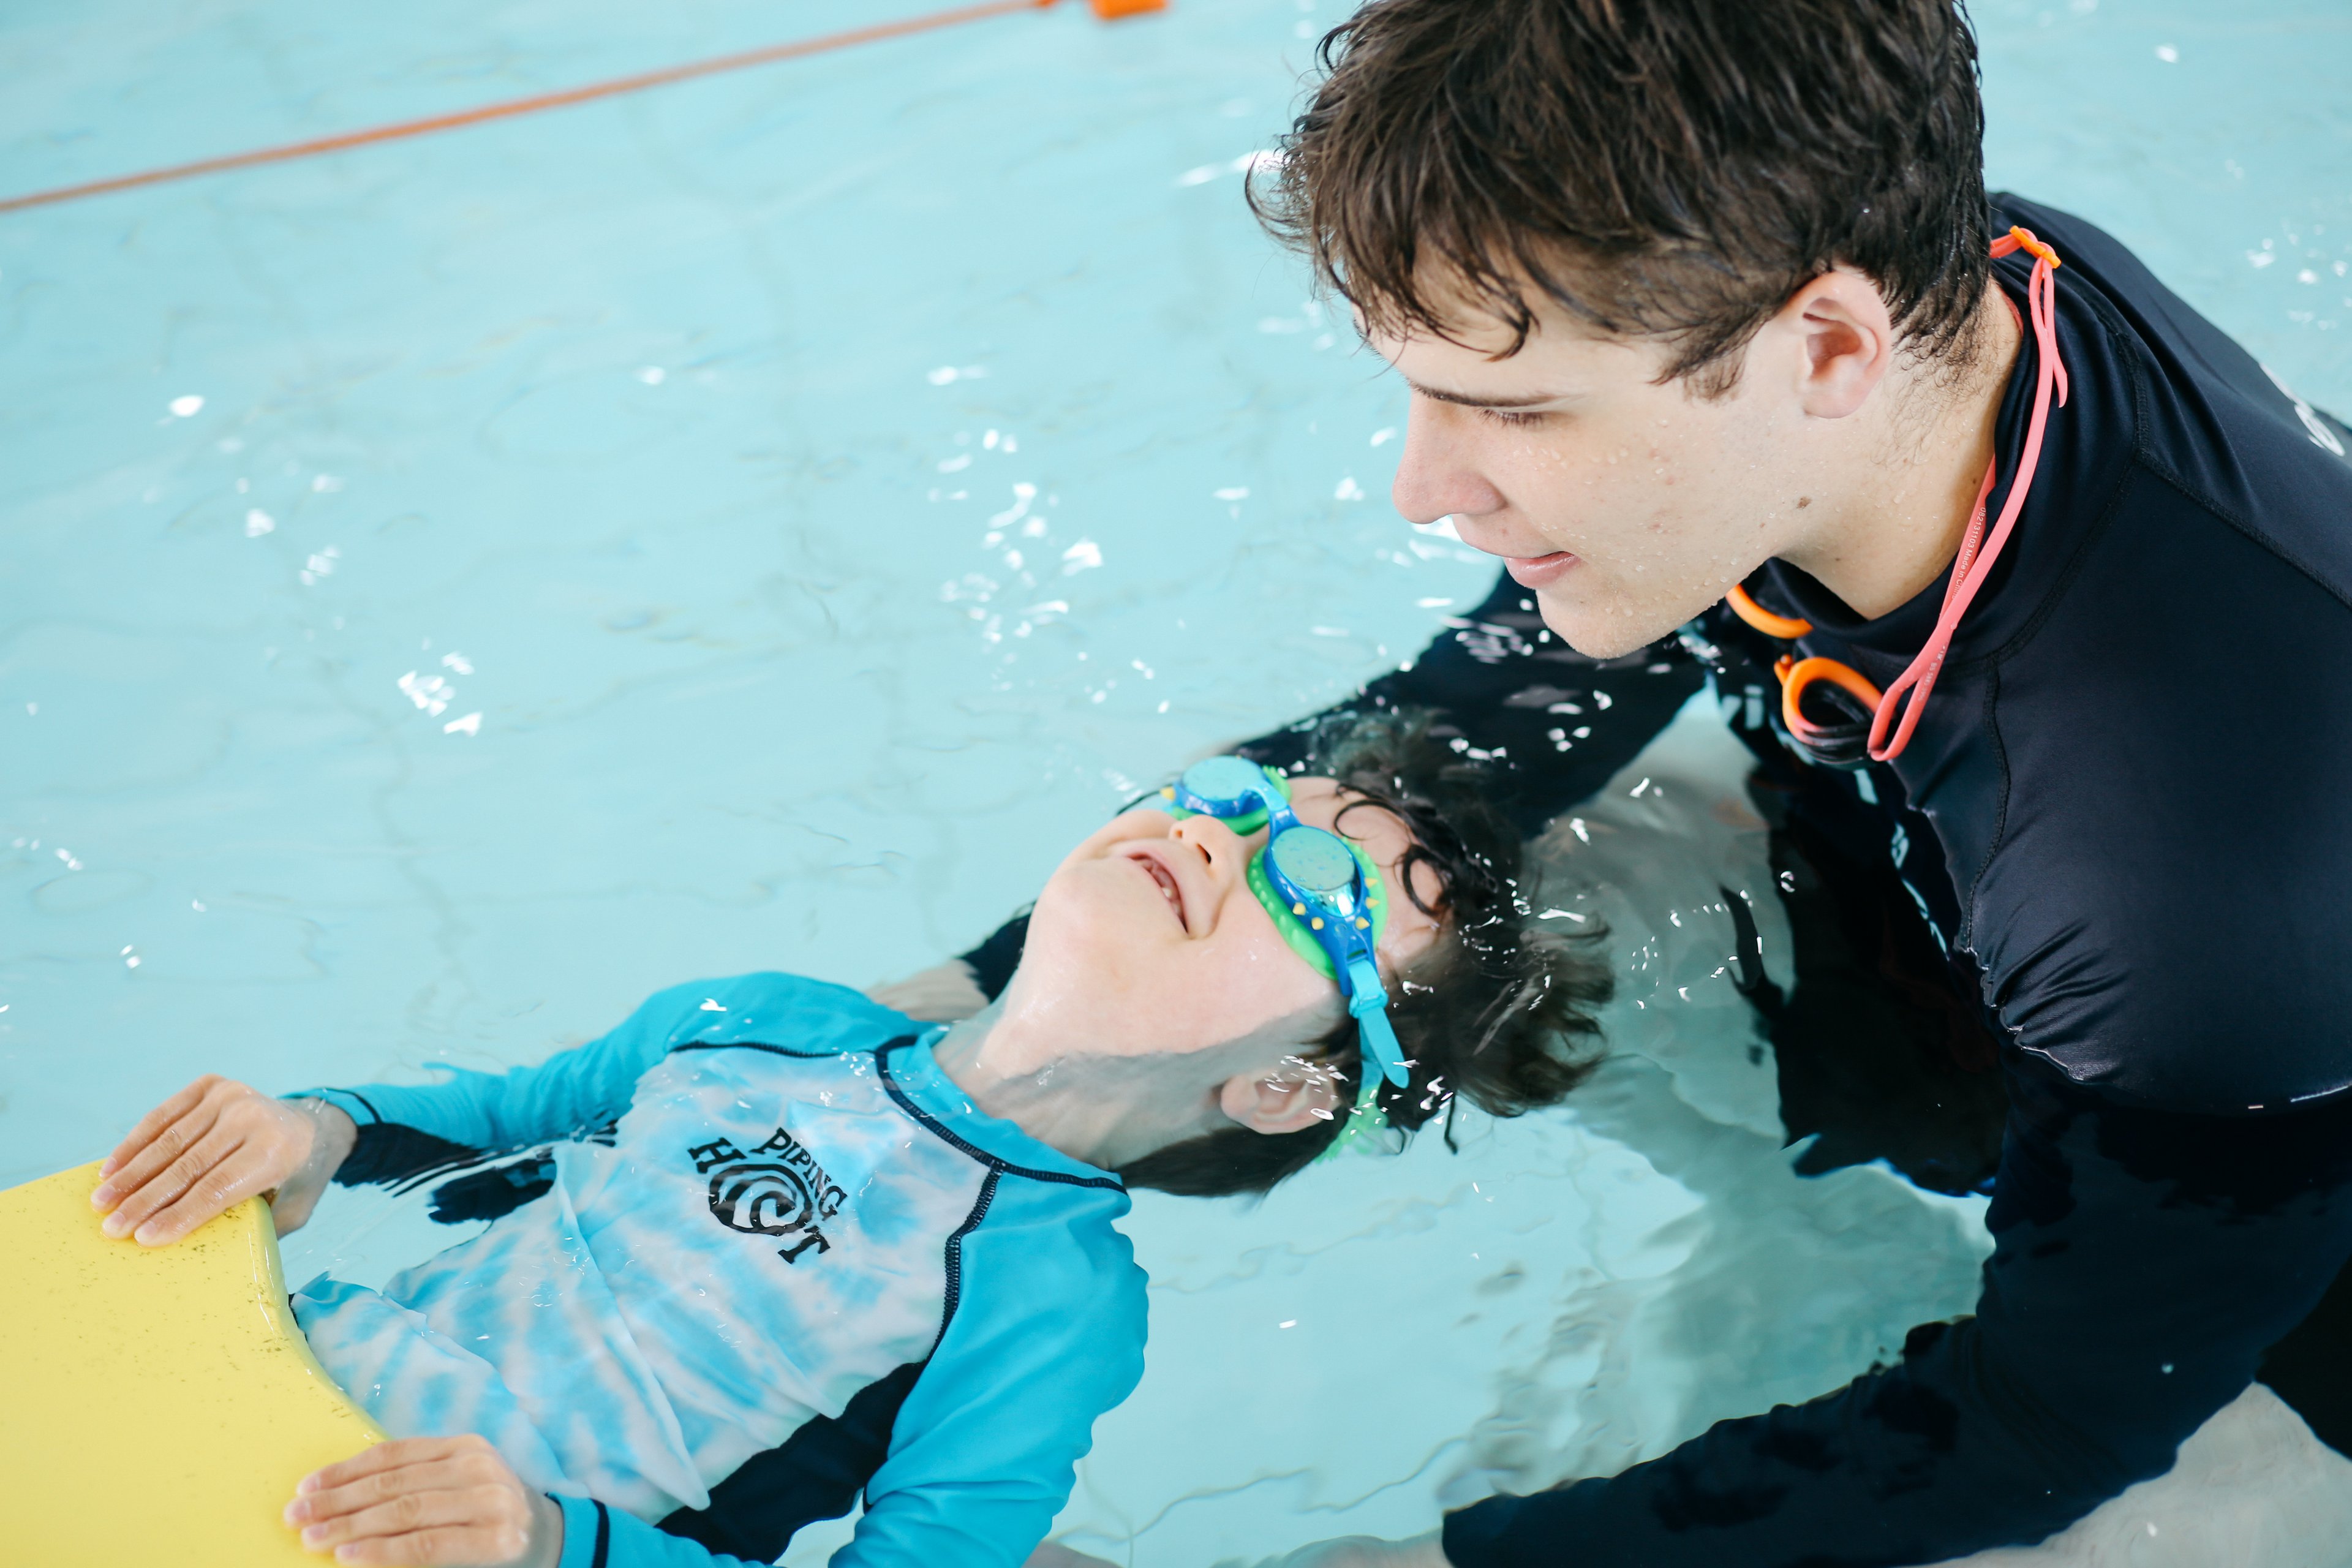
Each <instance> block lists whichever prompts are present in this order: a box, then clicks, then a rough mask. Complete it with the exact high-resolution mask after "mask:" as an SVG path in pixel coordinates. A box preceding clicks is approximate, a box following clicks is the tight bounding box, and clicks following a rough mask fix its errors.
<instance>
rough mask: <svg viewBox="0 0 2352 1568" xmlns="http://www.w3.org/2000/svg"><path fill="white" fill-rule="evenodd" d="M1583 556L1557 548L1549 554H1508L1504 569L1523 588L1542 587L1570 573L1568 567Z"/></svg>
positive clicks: (1504, 558)
mask: <svg viewBox="0 0 2352 1568" xmlns="http://www.w3.org/2000/svg"><path fill="white" fill-rule="evenodd" d="M1582 559H1583V557H1581V556H1580V555H1578V554H1577V553H1576V552H1574V551H1571V550H1555V551H1553V552H1551V553H1550V554H1549V555H1506V556H1504V557H1503V569H1504V570H1505V571H1507V572H1508V573H1509V574H1511V581H1512V582H1514V583H1517V584H1518V585H1519V586H1520V587H1522V588H1540V587H1542V586H1543V585H1544V584H1547V583H1557V582H1558V581H1559V579H1560V578H1562V577H1564V576H1566V575H1567V574H1568V569H1569V568H1570V567H1571V566H1574V565H1576V564H1577V563H1579V562H1580V561H1581V560H1582Z"/></svg>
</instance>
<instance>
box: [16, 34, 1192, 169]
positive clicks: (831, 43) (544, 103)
mask: <svg viewBox="0 0 2352 1568" xmlns="http://www.w3.org/2000/svg"><path fill="white" fill-rule="evenodd" d="M1054 4H1055V0H985V3H984V4H982V5H960V6H957V7H955V8H953V9H951V10H947V11H934V12H931V13H930V14H929V15H928V16H909V17H907V18H905V19H903V20H901V21H897V22H879V23H876V24H875V25H874V26H866V27H852V28H849V29H847V30H846V31H845V32H839V33H826V34H824V35H823V36H821V37H814V38H802V39H799V40H797V41H795V42H793V43H789V44H771V45H769V46H767V47H764V48H757V49H745V50H743V51H741V52H740V53H738V54H731V55H719V56H715V57H713V58H709V59H705V60H690V61H688V62H687V63H686V64H684V65H676V66H666V67H664V68H661V69H659V70H649V71H639V72H638V73H636V74H635V75H634V76H621V77H614V78H612V79H609V80H606V81H597V82H590V83H588V84H587V85H586V86H584V87H568V88H562V89H558V90H556V91H554V92H537V93H532V94H530V96H529V97H526V98H511V99H508V100H505V101H504V102H501V103H489V104H484V105H482V106H481V107H480V108H478V109H461V110H457V111H456V112H454V113H450V114H428V115H426V116H425V117H424V118H422V119H418V120H402V121H395V122H394V123H392V124H390V125H376V126H371V127H369V128H368V129H366V130H363V131H346V132H341V133H340V134H337V135H333V136H318V137H313V138H311V139H310V141H307V142H286V143H284V144H283V145H280V146H277V147H262V148H257V149H256V150H255V151H253V152H250V153H229V154H227V155H226V156H224V157H219V158H199V159H197V160H196V161H195V162H194V163H173V164H170V165H168V166H166V167H164V168H160V169H147V170H142V172H140V173H138V174H118V175H116V176H114V177H113V178H111V179H105V180H91V181H89V182H87V183H85V184H79V185H60V186H58V188H57V189H55V190H48V191H35V192H34V193H33V194H31V195H23V196H9V197H6V198H5V199H0V213H12V212H23V211H25V210H26V208H29V207H43V206H50V205H55V204H57V203H58V202H70V201H79V200H81V199H82V198H84V197H86V196H102V195H111V194H113V193H114V192H116V191H134V190H139V189H142V188H143V187H145V186H148V185H162V184H171V183H172V182H173V181H177V180H193V179H196V178H198V177H199V176H201V175H205V174H222V173H225V172H226V171H228V170H231V169H251V168H256V167H258V166H260V165H262V164H265V163H288V162H290V161H292V160H294V159H297V158H315V157H318V156H320V154H322V153H341V152H344V151H346V150H348V149H350V148H353V147H369V146H373V145H375V144H376V143H378V142H401V141H405V140H407V139H408V138H410V137H412V136H431V135H434V134H436V132H443V131H457V130H461V129H463V128H464V127H466V126H468V125H482V124H487V123H488V122H489V121H494V120H511V119H513V118H515V117H516V116H517V115H521V114H537V113H539V112H541V110H550V109H569V108H571V107H572V105H573V104H575V103H593V102H594V101H596V100H599V99H604V98H618V97H620V96H621V95H622V94H624V93H630V92H643V91H645V90H646V89H648V88H656V87H667V86H669V85H670V84H671V83H673V82H681V81H693V80H696V79H698V78H701V77H707V76H718V75H720V74H721V73H723V72H727V71H739V70H749V69H751V68H752V67H754V66H764V65H773V64H775V63H776V62H777V61H779V60H796V59H803V58H807V57H808V56H810V55H821V54H826V53H830V52H831V51H833V50H835V49H845V48H850V47H854V46H856V45H858V44H873V43H879V42H882V41H883V40H885V39H887V38H904V37H912V36H914V35H916V34H918V33H932V32H937V31H939V30H940V28H943V27H953V26H961V24H963V23H966V22H982V21H986V20H988V19H989V18H991V17H994V16H1011V15H1013V13H1014V12H1016V11H1042V10H1045V8H1047V7H1048V6H1050V5H1054ZM1159 8H1160V7H1159V6H1158V5H1150V4H1148V3H1147V4H1145V5H1132V4H1131V0H1130V7H1118V6H1117V5H1116V0H1114V4H1113V5H1110V6H1107V5H1104V4H1103V3H1102V0H1097V4H1096V5H1095V9H1096V11H1097V14H1100V15H1103V16H1107V17H1108V16H1118V15H1131V14H1133V12H1134V11H1135V10H1157V9H1159Z"/></svg>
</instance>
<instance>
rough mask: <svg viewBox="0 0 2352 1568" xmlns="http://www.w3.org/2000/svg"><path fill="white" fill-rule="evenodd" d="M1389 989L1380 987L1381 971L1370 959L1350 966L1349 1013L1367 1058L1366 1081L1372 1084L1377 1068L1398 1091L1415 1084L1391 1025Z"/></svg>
mask: <svg viewBox="0 0 2352 1568" xmlns="http://www.w3.org/2000/svg"><path fill="white" fill-rule="evenodd" d="M1388 1007H1389V994H1388V988H1387V987H1386V986H1383V985H1382V984H1381V972H1380V971H1379V970H1378V969H1377V968H1375V967H1374V966H1373V964H1372V961H1371V960H1370V958H1369V957H1359V958H1355V959H1352V960H1351V961H1349V964H1348V1011H1349V1014H1351V1015H1352V1016H1354V1017H1355V1020H1356V1029H1357V1033H1358V1036H1359V1038H1360V1047H1359V1048H1360V1051H1361V1053H1362V1055H1363V1058H1364V1081H1365V1082H1366V1083H1370V1081H1371V1079H1372V1068H1374V1067H1375V1066H1377V1067H1378V1068H1380V1072H1381V1077H1382V1078H1384V1079H1388V1080H1389V1081H1390V1082H1391V1083H1392V1084H1394V1085H1396V1086H1397V1087H1398V1088H1399V1089H1402V1088H1404V1087H1405V1086H1406V1085H1407V1084H1409V1083H1411V1082H1412V1074H1411V1073H1409V1072H1407V1071H1406V1070H1405V1066H1404V1047H1402V1046H1401V1045H1399V1044H1398V1043H1397V1037H1396V1026H1394V1025H1392V1024H1391V1023H1390V1022H1389V1013H1388Z"/></svg>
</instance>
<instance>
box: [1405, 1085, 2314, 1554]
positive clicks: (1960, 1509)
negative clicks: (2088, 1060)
mask: <svg viewBox="0 0 2352 1568" xmlns="http://www.w3.org/2000/svg"><path fill="white" fill-rule="evenodd" d="M2011 1076H2012V1084H2011V1093H2012V1096H2013V1098H2014V1101H2015V1109H2014V1110H2013V1112H2012V1115H2011V1124H2010V1131H2009V1137H2008V1141H2007V1144H2006V1147H2005V1149H2004V1152H2003V1158H2002V1162H2001V1167H2000V1178H1999V1183H1998V1185H1997V1188H1996V1195H1995V1197H1994V1199H1993V1204H1992V1207H1991V1210H1990V1215H1989V1216H1988V1219H1989V1223H1990V1226H1991V1227H1992V1230H1993V1234H1994V1237H1995V1249H1994V1252H1993V1256H1992V1258H1990V1260H1989V1261H1988V1262H1987V1264H1986V1266H1985V1274H1984V1292H1983V1297H1982V1299H1981V1300H1980V1302H1979V1307H1978V1310H1977V1313H1976V1316H1975V1317H1973V1318H1969V1319H1964V1320H1961V1321H1958V1322H1955V1323H1948V1324H1945V1323H1937V1324H1929V1325H1927V1327H1925V1328H1921V1329H1917V1330H1915V1331H1913V1332H1912V1334H1911V1337H1910V1341H1909V1342H1908V1343H1906V1346H1905V1347H1904V1354H1903V1360H1902V1361H1901V1363H1899V1364H1897V1365H1895V1366H1893V1367H1890V1368H1885V1369H1884V1370H1881V1371H1877V1372H1874V1373H1870V1374H1868V1375H1866V1376H1864V1377H1862V1378H1858V1379H1856V1380H1855V1381H1854V1382H1853V1383H1852V1384H1848V1385H1847V1386H1846V1387H1845V1388H1843V1389H1841V1390H1839V1391H1838V1392H1836V1393H1834V1394H1825V1395H1823V1396H1822V1398H1820V1399H1816V1400H1814V1401H1812V1402H1811V1403H1810V1404H1807V1405H1795V1406H1790V1405H1783V1406H1780V1408H1778V1409H1775V1410H1773V1411H1772V1412H1770V1413H1769V1415H1759V1416H1752V1417H1748V1418H1744V1419H1739V1420H1733V1421H1725V1422H1721V1423H1719V1424H1717V1426H1714V1427H1713V1428H1712V1429H1710V1430H1709V1431H1708V1432H1706V1434H1705V1435H1704V1436H1699V1437H1697V1438H1695V1439H1694V1440H1692V1441H1691V1442H1688V1443H1685V1444H1684V1445H1683V1446H1682V1447H1679V1448H1677V1449H1675V1451H1674V1452H1673V1453H1671V1454H1668V1455H1666V1456H1665V1457H1664V1458H1659V1459H1656V1460H1653V1461H1651V1462H1650V1463H1647V1464H1643V1465H1637V1466H1635V1467H1633V1468H1632V1469H1630V1470H1627V1471H1625V1472H1624V1473H1623V1474H1622V1475H1620V1476H1617V1477H1614V1478H1612V1479H1593V1480H1583V1481H1576V1482H1572V1483H1570V1484H1568V1485H1566V1486H1562V1487H1559V1488H1557V1489H1553V1490H1550V1491H1546V1492H1539V1493H1537V1494H1534V1495H1532V1496H1529V1497H1520V1498H1496V1499H1493V1500H1489V1501H1487V1502H1485V1503H1481V1504H1478V1505H1476V1506H1475V1507H1472V1508H1469V1509H1465V1510H1462V1511H1460V1512H1458V1513H1455V1514H1453V1515H1451V1516H1450V1517H1449V1518H1448V1520H1447V1521H1446V1529H1445V1537H1444V1542H1445V1552H1446V1555H1447V1557H1448V1558H1449V1559H1450V1560H1451V1561H1452V1562H1453V1563H1454V1564H1455V1568H1488V1565H1490V1564H1493V1565H1502V1564H1513V1565H1516V1564H1522V1563H1526V1564H1534V1563H1559V1562H1562V1561H1573V1562H1576V1563H1580V1564H1590V1565H1591V1568H1617V1565H1620V1564H1622V1565H1624V1568H1634V1565H1637V1564H1638V1565H1639V1568H1681V1565H1684V1564H1688V1565H1691V1568H1698V1565H1700V1564H1713V1563H1748V1564H1753V1565H1754V1568H1794V1565H1795V1564H1799V1563H1824V1562H1830V1561H1835V1562H1837V1563H1842V1564H1846V1565H1848V1568H1895V1565H1897V1564H1904V1563H1938V1562H1942V1561H1944V1560H1945V1559H1947V1558H1950V1557H1958V1556H1961V1555H1964V1554H1966V1553H1968V1552H1976V1551H1980V1550H1983V1549H1985V1548H1989V1547H1995V1546H2003V1545H2016V1544H2024V1543H2030V1542H2037V1541H2040V1540H2042V1539H2043V1538H2044V1537H2046V1536H2048V1535H2050V1534H2052V1533H2053V1532H2054V1531H2059V1530H2062V1529H2063V1528H2065V1527H2066V1526H2067V1525H2069V1524H2071V1523H2073V1522H2074V1521H2076V1520H2078V1519H2080V1518H2082V1517H2083V1516H2084V1515H2085V1514H2087V1513H2089V1512H2090V1511H2091V1510H2093V1509H2095V1508H2096V1507H2097V1506H2098V1505H2099V1504H2100V1503H2102V1502H2104V1501H2105V1500H2108V1499H2109V1498H2112V1497H2114V1496H2116V1494H2118V1493H2120V1492H2121V1491H2123V1490H2124V1489H2126V1487H2128V1486H2130V1485H2132V1484H2134V1483H2135V1482H2137V1481H2140V1480H2143V1479H2147V1478H2149V1477H2151V1476H2155V1475H2158V1474H2161V1473H2162V1472H2163V1471H2165V1470H2166V1469H2168V1468H2170V1466H2171V1465H2172V1462H2173V1459H2174V1457H2175V1454H2176V1453H2177V1451H2178V1449H2179V1445H2180V1443H2181V1442H2182V1440H2183V1439H2185V1438H2186V1437H2188V1436H2189V1434H2190V1433H2191V1432H2193V1431H2195V1430H2196V1428H2197V1427H2198V1426H2200V1425H2201V1424H2203V1422H2204V1421H2205V1420H2206V1419H2207V1418H2208V1417H2210V1416H2211V1415H2213V1414H2214V1412H2216V1411H2217V1410H2219V1409H2220V1408H2221V1406H2222V1405H2225V1404H2227V1403H2229V1402H2230V1401H2231V1399H2233V1398H2235V1397H2236V1396H2237V1395H2238V1394H2241V1393H2242V1392H2243V1391H2244V1390H2245V1388H2246V1385H2247V1384H2248V1383H2249V1382H2251V1381H2252V1378H2253V1376H2254V1373H2255V1371H2256V1368H2257V1366H2258V1365H2259V1363H2260V1362H2261V1359H2262V1356H2263V1352H2264V1351H2265V1350H2266V1349H2267V1348H2268V1347H2269V1346H2270V1345H2272V1344H2273V1343H2274V1342H2277V1341H2278V1340H2280V1339H2281V1338H2283V1337H2284V1336H2285V1335H2286V1333H2287V1332H2288V1331H2290V1330H2291V1329H2293V1328H2294V1325H2295V1324H2296V1323H2297V1322H2298V1321H2301V1320H2302V1319H2303V1318H2304V1317H2305V1314H2306V1313H2308V1312H2309V1311H2310V1310H2311V1309H2312V1307H2313V1305H2314V1304H2315V1302H2316V1301H2317V1300H2319V1298H2320V1297H2321V1296H2322V1295H2323V1294H2324V1293H2325V1292H2326V1289H2327V1286H2328V1284H2329V1282H2330V1280H2331V1279H2334V1277H2335V1275H2336V1271H2337V1269H2338V1268H2339V1267H2340V1266H2341V1265H2342V1264H2343V1262H2344V1260H2345V1258H2346V1257H2347V1253H2352V1104H2336V1105H2333V1106H2331V1107H2329V1108H2327V1109H2323V1110H2304V1111H2299V1112H2294V1113H2292V1114H2288V1115H2284V1116H2275V1117H2267V1118H2254V1117H2219V1116H2194V1115H2184V1114H2170V1113H2164V1112H2157V1111H2148V1110H2133V1109H2128V1108H2125V1107H2120V1106H2117V1105H2116V1104H2114V1103H2112V1102H2110V1101H2107V1100H2103V1099H2102V1098H2100V1097H2099V1096H2097V1095H2095V1094H2094V1093H2093V1092H2091V1091H2090V1090H2087V1089H2081V1088H2078V1087H2075V1086H2073V1085H2069V1084H2064V1083H2061V1082H2054V1081H2053V1080H2051V1079H2044V1078H2041V1077H2038V1076H2037V1077H2031V1078H2029V1077H2028V1076H2026V1074H2024V1073H2023V1072H2015V1073H2012V1075H2011Z"/></svg>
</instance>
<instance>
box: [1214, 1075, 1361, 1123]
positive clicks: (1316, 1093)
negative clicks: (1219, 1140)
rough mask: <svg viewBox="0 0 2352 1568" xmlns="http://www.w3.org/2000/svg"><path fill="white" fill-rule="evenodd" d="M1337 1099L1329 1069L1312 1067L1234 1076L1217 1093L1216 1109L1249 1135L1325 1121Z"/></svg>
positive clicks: (1336, 1107)
mask: <svg viewBox="0 0 2352 1568" xmlns="http://www.w3.org/2000/svg"><path fill="white" fill-rule="evenodd" d="M1217 1107H1218V1109H1219V1110H1223V1112H1224V1113H1225V1115H1226V1116H1227V1117H1229V1118H1231V1119H1232V1120H1233V1121H1236V1122H1239V1123H1240V1124H1241V1125H1242V1126H1244V1127H1246V1128H1248V1129H1249V1130H1250V1131H1253V1132H1297V1131H1302V1130H1304V1129H1305V1128H1307V1127H1308V1126H1309V1125H1311V1124H1313V1123H1314V1122H1316V1121H1320V1120H1328V1118H1329V1117H1330V1116H1331V1114H1332V1113H1333V1112H1334V1111H1335V1110H1337V1109H1338V1107H1339V1086H1338V1083H1337V1082H1336V1080H1335V1079H1333V1077H1332V1074H1331V1069H1330V1068H1325V1067H1318V1066H1313V1065H1307V1066H1297V1065H1286V1066H1284V1067H1282V1068H1277V1069H1276V1070H1275V1071H1273V1072H1270V1073H1267V1072H1257V1073H1241V1074H1237V1075H1235V1076H1234V1077H1233V1078H1229V1079H1225V1081H1224V1083H1223V1085H1222V1086H1221V1087H1220V1088H1219V1089H1218V1090H1217ZM1318 1112H1320V1113H1321V1114H1320V1115H1319V1116H1318Z"/></svg>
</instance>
